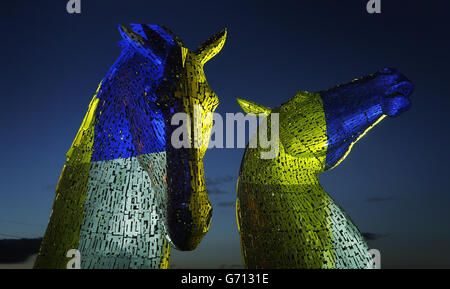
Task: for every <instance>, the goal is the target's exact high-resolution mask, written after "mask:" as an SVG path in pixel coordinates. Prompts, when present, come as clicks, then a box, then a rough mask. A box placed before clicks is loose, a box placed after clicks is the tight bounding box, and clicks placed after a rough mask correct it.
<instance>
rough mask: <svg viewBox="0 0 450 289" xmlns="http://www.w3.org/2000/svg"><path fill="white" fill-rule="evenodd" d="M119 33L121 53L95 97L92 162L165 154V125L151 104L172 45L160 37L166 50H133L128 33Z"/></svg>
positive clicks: (134, 27)
mask: <svg viewBox="0 0 450 289" xmlns="http://www.w3.org/2000/svg"><path fill="white" fill-rule="evenodd" d="M151 26H152V27H153V26H156V25H151ZM131 27H132V30H133V32H135V33H138V34H139V35H143V36H145V35H146V34H145V33H146V32H145V31H143V29H142V27H143V26H142V25H131ZM138 29H140V30H138ZM160 30H162V29H159V30H158V31H160ZM120 31H121V34H122V37H123V40H122V41H121V43H120V46H121V47H122V54H121V55H120V57H119V58H118V59H117V61H116V62H115V63H114V65H113V66H112V67H111V68H110V70H109V72H108V74H107V76H106V77H105V79H104V80H103V82H102V85H101V87H100V90H99V92H98V94H97V98H98V99H99V102H98V106H97V109H96V112H95V120H96V121H95V134H94V144H93V156H92V161H102V160H112V159H118V158H129V157H134V156H137V155H139V154H148V153H154V152H162V151H165V146H166V138H165V123H164V118H163V115H162V112H161V110H160V109H159V108H157V107H156V104H155V101H156V100H157V96H156V91H157V90H158V87H159V86H160V84H161V81H162V77H163V74H164V69H165V64H166V60H167V59H166V58H167V55H168V53H169V50H170V48H171V47H172V44H173V40H172V38H170V40H171V41H167V39H169V37H171V36H170V35H169V34H167V33H164V35H161V37H159V38H158V39H159V40H161V41H164V45H161V43H155V46H152V45H153V43H150V42H145V43H144V44H145V45H144V46H140V45H138V46H136V43H135V41H133V39H131V38H130V37H129V35H128V34H126V32H124V31H123V30H120ZM124 33H125V34H126V35H124ZM147 33H149V32H147ZM152 33H156V32H154V31H153V32H152ZM154 38H155V37H154V36H153V38H152V39H154ZM156 45H157V46H156ZM161 47H163V48H161ZM149 52H150V53H149Z"/></svg>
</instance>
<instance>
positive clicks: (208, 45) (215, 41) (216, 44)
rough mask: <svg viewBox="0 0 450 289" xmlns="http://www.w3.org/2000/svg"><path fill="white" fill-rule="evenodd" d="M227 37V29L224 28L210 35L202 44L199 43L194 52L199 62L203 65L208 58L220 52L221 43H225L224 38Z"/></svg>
mask: <svg viewBox="0 0 450 289" xmlns="http://www.w3.org/2000/svg"><path fill="white" fill-rule="evenodd" d="M226 38H227V29H226V28H224V29H222V31H220V32H219V33H217V34H216V35H214V36H212V37H211V38H209V39H208V40H206V41H205V42H203V44H202V45H200V46H199V47H198V48H197V50H195V52H194V53H195V54H196V55H197V56H198V57H199V58H200V62H201V63H202V65H204V64H205V63H206V62H207V61H208V60H210V59H211V58H213V57H214V56H215V55H216V54H217V53H219V52H220V50H221V49H222V47H223V45H224V44H225V39H226Z"/></svg>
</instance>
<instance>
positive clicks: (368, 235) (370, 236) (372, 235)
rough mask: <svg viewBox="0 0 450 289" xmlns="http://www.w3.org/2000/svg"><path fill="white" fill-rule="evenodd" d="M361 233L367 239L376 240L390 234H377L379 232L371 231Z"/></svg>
mask: <svg viewBox="0 0 450 289" xmlns="http://www.w3.org/2000/svg"><path fill="white" fill-rule="evenodd" d="M361 235H362V236H363V237H364V239H365V240H366V241H376V240H379V239H381V238H385V237H387V236H389V235H387V234H377V233H369V232H365V233H361Z"/></svg>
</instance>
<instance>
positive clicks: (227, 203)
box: [217, 202, 236, 207]
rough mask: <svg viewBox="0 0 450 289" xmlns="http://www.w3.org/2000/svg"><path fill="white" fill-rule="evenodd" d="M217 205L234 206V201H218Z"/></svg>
mask: <svg viewBox="0 0 450 289" xmlns="http://www.w3.org/2000/svg"><path fill="white" fill-rule="evenodd" d="M217 206H218V207H234V206H236V202H220V203H218V204H217Z"/></svg>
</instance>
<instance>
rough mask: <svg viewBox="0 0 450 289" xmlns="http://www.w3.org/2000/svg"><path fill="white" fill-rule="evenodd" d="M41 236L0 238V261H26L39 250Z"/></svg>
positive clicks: (10, 262) (5, 262)
mask: <svg viewBox="0 0 450 289" xmlns="http://www.w3.org/2000/svg"><path fill="white" fill-rule="evenodd" d="M41 241H42V238H39V239H3V240H0V263H4V264H13V263H19V262H23V261H26V260H27V259H28V258H29V257H30V256H31V255H34V254H37V253H38V252H39V247H40V246H41Z"/></svg>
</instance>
